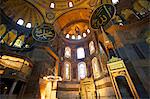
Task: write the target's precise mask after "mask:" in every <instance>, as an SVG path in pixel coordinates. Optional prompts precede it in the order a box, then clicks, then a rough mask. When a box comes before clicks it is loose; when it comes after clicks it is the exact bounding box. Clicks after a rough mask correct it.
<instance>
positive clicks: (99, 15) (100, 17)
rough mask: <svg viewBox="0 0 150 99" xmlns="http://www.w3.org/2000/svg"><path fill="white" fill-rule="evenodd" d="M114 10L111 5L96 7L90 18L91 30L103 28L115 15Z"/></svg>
mask: <svg viewBox="0 0 150 99" xmlns="http://www.w3.org/2000/svg"><path fill="white" fill-rule="evenodd" d="M115 13H116V9H115V7H114V6H113V5H112V4H103V5H100V6H99V7H97V8H96V9H95V10H94V11H93V14H92V16H91V19H90V25H91V27H92V28H93V29H99V28H100V27H101V26H105V25H106V24H107V23H108V22H109V21H110V20H111V19H112V17H113V16H114V15H115Z"/></svg>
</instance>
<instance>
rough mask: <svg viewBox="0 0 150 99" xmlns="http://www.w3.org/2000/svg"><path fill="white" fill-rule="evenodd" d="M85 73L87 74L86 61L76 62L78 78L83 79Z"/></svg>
mask: <svg viewBox="0 0 150 99" xmlns="http://www.w3.org/2000/svg"><path fill="white" fill-rule="evenodd" d="M86 75H87V71H86V63H85V62H80V63H78V80H80V79H84V78H85V77H86Z"/></svg>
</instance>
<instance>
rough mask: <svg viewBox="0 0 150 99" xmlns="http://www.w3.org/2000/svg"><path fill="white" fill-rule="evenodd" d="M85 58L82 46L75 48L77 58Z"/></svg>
mask: <svg viewBox="0 0 150 99" xmlns="http://www.w3.org/2000/svg"><path fill="white" fill-rule="evenodd" d="M82 58H85V52H84V48H82V47H80V48H78V49H77V59H82Z"/></svg>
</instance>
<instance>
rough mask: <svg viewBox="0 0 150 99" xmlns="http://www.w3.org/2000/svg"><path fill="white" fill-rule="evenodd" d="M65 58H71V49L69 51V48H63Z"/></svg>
mask: <svg viewBox="0 0 150 99" xmlns="http://www.w3.org/2000/svg"><path fill="white" fill-rule="evenodd" d="M65 57H67V58H71V49H70V47H66V48H65Z"/></svg>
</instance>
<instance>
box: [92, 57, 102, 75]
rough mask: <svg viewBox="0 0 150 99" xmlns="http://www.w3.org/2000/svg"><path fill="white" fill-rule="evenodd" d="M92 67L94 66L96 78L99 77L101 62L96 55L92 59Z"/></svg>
mask: <svg viewBox="0 0 150 99" xmlns="http://www.w3.org/2000/svg"><path fill="white" fill-rule="evenodd" d="M92 68H93V74H94V78H98V77H99V76H100V70H99V63H98V60H97V58H96V57H94V58H93V59H92Z"/></svg>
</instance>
